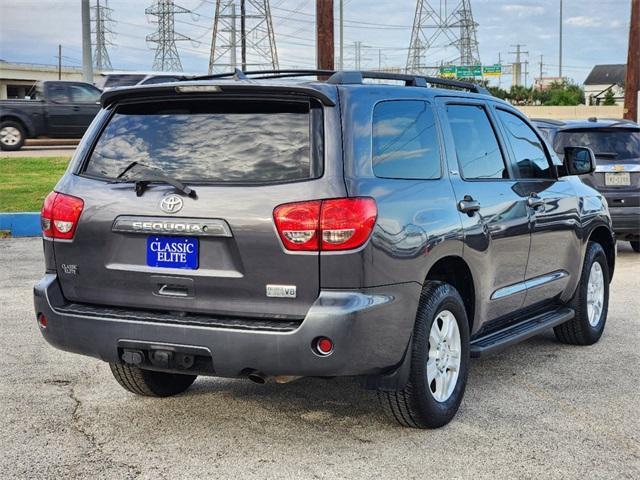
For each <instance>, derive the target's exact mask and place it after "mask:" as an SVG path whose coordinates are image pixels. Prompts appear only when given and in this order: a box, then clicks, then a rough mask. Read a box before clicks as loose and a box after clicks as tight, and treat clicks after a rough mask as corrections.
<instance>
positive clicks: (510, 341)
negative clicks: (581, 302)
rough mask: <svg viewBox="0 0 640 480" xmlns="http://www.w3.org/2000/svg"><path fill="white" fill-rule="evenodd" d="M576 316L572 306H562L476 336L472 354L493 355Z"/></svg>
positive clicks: (474, 355) (473, 355) (472, 343)
mask: <svg viewBox="0 0 640 480" xmlns="http://www.w3.org/2000/svg"><path fill="white" fill-rule="evenodd" d="M574 316H575V312H574V311H573V309H572V308H567V307H561V308H558V309H557V310H553V311H551V312H545V313H542V314H540V315H536V316H535V317H532V318H530V319H528V320H525V321H523V322H520V323H516V324H515V325H510V326H508V327H507V328H503V329H502V330H498V331H497V332H492V333H489V334H487V335H484V336H482V337H480V338H476V339H475V340H473V341H472V342H471V356H472V357H474V358H478V357H484V356H487V355H491V354H493V353H496V352H498V351H500V350H502V349H503V348H506V347H509V346H511V345H514V344H516V343H519V342H522V341H523V340H526V339H527V338H530V337H533V336H535V335H538V334H539V333H542V332H543V331H545V330H547V329H549V328H552V327H556V326H558V325H560V324H562V323H564V322H567V321H569V320H571V319H572V318H573V317H574Z"/></svg>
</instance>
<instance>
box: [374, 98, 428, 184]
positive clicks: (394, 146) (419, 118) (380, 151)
mask: <svg viewBox="0 0 640 480" xmlns="http://www.w3.org/2000/svg"><path fill="white" fill-rule="evenodd" d="M373 173H374V174H375V175H376V176H377V177H381V178H398V179H424V180H430V179H436V178H440V142H439V140H438V132H437V128H436V121H435V118H434V115H433V110H432V109H431V107H430V106H429V105H428V104H427V103H426V102H422V101H418V100H396V101H390V102H381V103H379V104H378V105H376V107H375V110H374V112H373Z"/></svg>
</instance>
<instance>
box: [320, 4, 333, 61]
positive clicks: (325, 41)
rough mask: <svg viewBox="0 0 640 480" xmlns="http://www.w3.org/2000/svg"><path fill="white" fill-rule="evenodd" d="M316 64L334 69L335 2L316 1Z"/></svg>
mask: <svg viewBox="0 0 640 480" xmlns="http://www.w3.org/2000/svg"><path fill="white" fill-rule="evenodd" d="M316 64H317V66H318V69H319V70H333V69H334V43H333V0H316Z"/></svg>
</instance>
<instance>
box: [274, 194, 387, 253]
mask: <svg viewBox="0 0 640 480" xmlns="http://www.w3.org/2000/svg"><path fill="white" fill-rule="evenodd" d="M377 213H378V212H377V208H376V202H375V200H374V199H373V198H366V197H357V198H333V199H329V200H313V201H309V202H298V203H287V204H284V205H280V206H278V207H276V208H275V210H274V211H273V218H274V221H275V224H276V228H277V230H278V234H279V235H280V238H281V239H282V243H283V244H284V246H285V248H286V249H287V250H293V251H318V250H333V251H335V250H351V249H354V248H358V247H360V246H361V245H363V244H364V243H365V242H366V241H367V239H368V238H369V236H370V235H371V231H372V230H373V226H374V224H375V223H376V216H377Z"/></svg>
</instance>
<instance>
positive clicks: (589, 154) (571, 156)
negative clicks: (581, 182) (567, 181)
mask: <svg viewBox="0 0 640 480" xmlns="http://www.w3.org/2000/svg"><path fill="white" fill-rule="evenodd" d="M595 169H596V157H595V155H594V154H593V151H592V150H591V149H590V148H589V147H565V148H564V173H565V175H587V174H589V173H593V172H594V171H595Z"/></svg>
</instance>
